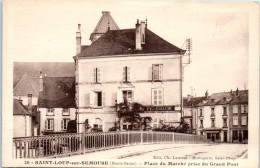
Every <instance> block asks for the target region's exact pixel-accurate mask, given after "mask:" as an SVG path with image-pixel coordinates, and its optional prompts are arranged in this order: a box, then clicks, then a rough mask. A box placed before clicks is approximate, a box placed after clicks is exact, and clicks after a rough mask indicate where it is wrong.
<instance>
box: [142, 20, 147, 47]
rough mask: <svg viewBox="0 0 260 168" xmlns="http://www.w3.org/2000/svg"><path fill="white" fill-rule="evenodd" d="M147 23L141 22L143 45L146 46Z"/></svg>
mask: <svg viewBox="0 0 260 168" xmlns="http://www.w3.org/2000/svg"><path fill="white" fill-rule="evenodd" d="M145 27H146V26H145V22H144V21H141V44H145Z"/></svg>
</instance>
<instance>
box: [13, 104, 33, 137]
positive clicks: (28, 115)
mask: <svg viewBox="0 0 260 168" xmlns="http://www.w3.org/2000/svg"><path fill="white" fill-rule="evenodd" d="M27 136H32V108H31V107H28V108H27V107H25V106H24V105H23V103H22V100H17V99H13V137H27Z"/></svg>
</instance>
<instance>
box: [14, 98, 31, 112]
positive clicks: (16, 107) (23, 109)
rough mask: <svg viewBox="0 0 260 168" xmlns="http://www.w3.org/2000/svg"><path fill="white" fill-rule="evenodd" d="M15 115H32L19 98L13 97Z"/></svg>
mask: <svg viewBox="0 0 260 168" xmlns="http://www.w3.org/2000/svg"><path fill="white" fill-rule="evenodd" d="M13 115H32V113H30V112H28V110H27V108H26V107H25V106H24V105H23V104H22V103H21V102H19V100H17V99H13Z"/></svg>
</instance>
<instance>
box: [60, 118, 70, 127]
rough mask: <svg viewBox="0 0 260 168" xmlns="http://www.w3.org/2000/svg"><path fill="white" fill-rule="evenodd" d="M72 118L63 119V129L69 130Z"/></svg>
mask: <svg viewBox="0 0 260 168" xmlns="http://www.w3.org/2000/svg"><path fill="white" fill-rule="evenodd" d="M69 121H70V119H62V120H61V130H67V128H68V123H69Z"/></svg>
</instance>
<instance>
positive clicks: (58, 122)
mask: <svg viewBox="0 0 260 168" xmlns="http://www.w3.org/2000/svg"><path fill="white" fill-rule="evenodd" d="M38 108H39V112H40V133H41V135H42V134H48V133H60V132H66V131H67V126H68V122H69V121H70V120H75V119H76V118H75V113H76V105H75V77H44V78H43V90H42V91H40V94H39V100H38Z"/></svg>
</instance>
